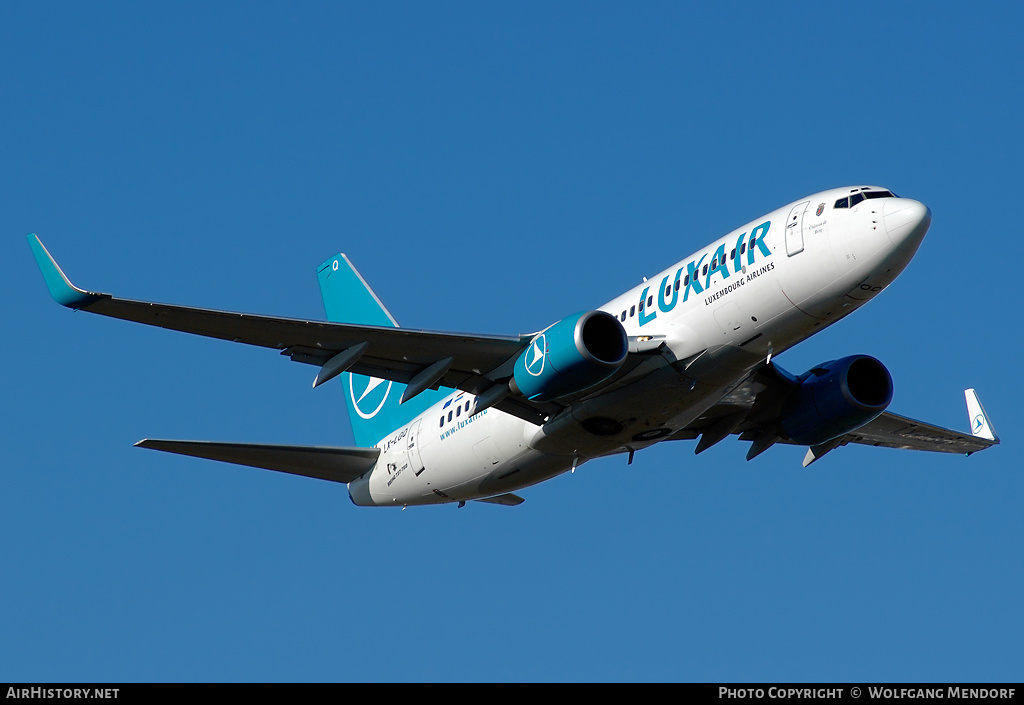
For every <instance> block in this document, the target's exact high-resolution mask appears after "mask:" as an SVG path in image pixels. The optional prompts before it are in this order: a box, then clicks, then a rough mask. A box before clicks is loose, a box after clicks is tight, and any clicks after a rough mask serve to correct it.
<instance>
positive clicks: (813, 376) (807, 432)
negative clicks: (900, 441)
mask: <svg viewBox="0 0 1024 705" xmlns="http://www.w3.org/2000/svg"><path fill="white" fill-rule="evenodd" d="M800 379H801V383H800V386H799V387H798V388H797V390H796V391H795V392H794V394H793V396H792V397H791V398H790V399H789V401H788V402H787V403H786V405H785V406H784V407H783V412H782V428H783V430H784V431H785V432H786V434H787V435H788V436H789V437H790V438H791V439H792V440H793V441H794V442H795V443H798V444H800V445H806V446H813V445H819V444H821V443H825V442H826V441H830V440H832V439H833V438H838V437H839V436H842V435H844V434H847V433H850V432H851V431H855V430H856V429H858V428H860V427H861V426H863V425H864V424H866V423H868V422H869V421H871V420H873V419H875V418H877V417H878V416H879V415H880V414H881V413H882V412H883V411H885V408H886V407H887V406H889V402H891V401H892V377H891V376H890V375H889V370H887V369H885V365H883V364H882V363H881V362H879V361H878V360H876V359H875V358H873V357H869V356H867V355H851V356H850V357H844V358H842V359H841V360H833V361H831V362H826V363H823V364H821V365H818V366H817V367H814V368H813V369H811V370H810V371H809V372H807V373H806V374H804V375H802V376H801V377H800Z"/></svg>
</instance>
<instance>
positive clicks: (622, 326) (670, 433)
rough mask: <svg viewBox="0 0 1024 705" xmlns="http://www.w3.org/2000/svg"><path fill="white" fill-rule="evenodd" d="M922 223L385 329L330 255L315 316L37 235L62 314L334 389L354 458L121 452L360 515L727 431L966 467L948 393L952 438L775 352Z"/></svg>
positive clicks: (825, 201) (872, 368) (492, 494)
mask: <svg viewBox="0 0 1024 705" xmlns="http://www.w3.org/2000/svg"><path fill="white" fill-rule="evenodd" d="M930 224H931V211H930V210H929V209H928V207H927V206H925V205H924V204H923V203H920V202H919V201H916V200H913V199H909V198H900V197H898V196H897V195H896V194H894V193H893V192H892V191H890V190H888V189H885V188H881V187H877V186H853V187H844V188H836V189H831V190H827V191H823V192H821V193H816V194H814V195H811V196H808V197H806V198H802V199H800V200H799V201H795V202H793V203H789V204H787V205H785V206H783V207H781V208H778V209H776V210H774V211H772V212H770V213H768V214H767V215H764V216H762V217H760V218H756V219H754V220H752V221H750V222H749V223H747V224H745V225H743V226H742V227H740V228H737V229H736V230H734V231H732V232H731V233H729V234H727V235H726V236H724V237H722V238H720V239H718V240H716V241H715V242H713V243H711V244H709V245H707V246H706V247H703V248H701V249H700V250H698V251H697V252H695V253H694V254H692V255H690V256H689V257H686V258H684V259H682V260H681V261H679V262H677V263H675V264H673V265H672V266H671V267H669V268H668V269H665V270H663V271H661V272H659V273H658V274H656V275H654V276H652V277H649V278H647V277H645V278H644V280H643V282H642V283H641V284H639V285H637V286H635V287H634V288H632V289H630V290H629V291H627V292H625V293H624V294H622V295H620V296H618V297H616V298H614V299H612V300H611V301H609V302H608V303H606V304H605V305H603V306H601V307H599V308H596V309H593V310H588V311H582V312H579V313H575V314H572V315H570V316H566V317H564V318H562V319H560V320H558V321H557V322H555V323H554V324H552V325H551V326H549V327H547V328H545V329H544V330H541V331H539V332H536V333H530V334H527V335H517V336H497V335H465V334H458V333H446V332H436V331H426V330H415V329H408V328H400V327H399V326H398V323H397V322H396V321H395V319H394V317H393V316H392V315H391V313H390V312H389V311H388V310H387V308H386V307H385V306H384V304H383V303H382V302H381V301H380V299H379V298H378V297H377V295H376V294H375V293H374V292H373V290H372V289H371V288H370V286H369V285H368V284H367V283H366V281H365V280H364V279H363V277H362V276H361V275H360V274H359V272H358V271H357V270H356V268H355V267H354V266H353V265H352V263H351V262H350V261H349V259H348V258H347V257H346V256H345V255H344V254H339V255H337V256H335V257H331V258H329V259H328V260H326V261H325V262H324V263H323V264H321V265H320V267H319V269H318V270H317V278H318V280H319V284H320V290H321V295H322V297H323V301H324V307H325V309H326V313H327V322H319V321H305V320H298V319H288V318H277V317H270V316H261V315H253V314H245V313H231V312H226V311H215V310H207V309H198V308H190V307H185V306H175V305H168V304H160V303H152V302H146V301H135V300H130V299H120V298H116V297H114V296H112V295H110V294H101V293H94V292H90V291H86V290H83V289H80V288H78V287H76V286H75V285H73V284H72V283H71V282H70V280H69V279H68V278H67V276H65V274H64V272H63V271H62V270H61V269H60V267H58V265H57V264H56V262H55V261H54V259H53V257H52V256H51V255H50V253H49V252H48V251H47V250H46V248H45V247H44V246H43V244H42V242H41V241H40V240H39V238H38V237H37V236H36V235H35V234H30V235H29V236H28V240H29V244H30V246H31V249H32V251H33V254H34V257H35V259H36V262H37V264H38V265H39V268H40V270H41V272H42V274H43V278H44V280H45V282H46V285H47V288H48V289H49V292H50V294H51V295H52V297H53V298H54V299H55V300H56V301H57V302H58V303H60V304H61V305H63V306H66V307H68V308H72V309H76V310H81V311H88V312H89V313H96V314H100V315H103V316H110V317H113V318H121V319H125V320H129V321H135V322H138V323H144V324H147V325H153V326H159V327H162V328H168V329H171V330H177V331H184V332H187V333H193V334H197V335H203V336H209V337H213V338H220V339H224V340H230V341H234V342H239V343H245V344H249V345H257V346H262V347H267V348H275V349H277V350H280V352H281V354H282V355H285V356H287V357H289V358H290V359H291V360H293V361H295V362H301V363H305V364H309V365H314V366H316V367H317V368H318V370H317V373H316V376H315V378H314V380H313V387H314V388H315V387H318V386H320V385H322V384H324V383H326V382H329V381H330V380H332V379H333V378H335V377H341V384H342V387H343V391H344V398H345V403H346V405H347V407H348V412H349V418H350V420H351V423H352V433H353V438H354V440H355V442H356V444H357V447H330V446H293V445H267V444H252V443H220V442H207V441H184V440H163V439H145V440H142V441H139V442H138V443H137V444H136V445H137V446H138V447H142V448H149V449H154V450H160V451H165V452H170V453H177V454H181V455H187V456H194V457H198V458H206V459H211V460H218V461H223V462H228V463H235V464H239V465H247V466H252V467H257V468H265V469H269V470H275V471H279V472H285V473H291V474H296V475H304V476H307V477H313V478H319V479H322V480H328V481H332V482H338V483H343V484H346V485H347V486H348V493H349V497H350V499H351V501H352V502H353V503H354V504H356V505H357V506H377V507H382V506H389V507H402V508H405V507H408V506H414V505H432V504H448V503H455V504H457V505H458V506H459V507H463V506H465V504H466V502H467V501H472V500H476V501H480V502H487V503H492V504H499V505H509V506H512V505H518V504H520V503H522V502H523V499H522V498H521V497H519V496H518V495H516V494H515V492H517V491H520V490H522V489H523V488H525V487H529V486H531V485H534V484H537V483H539V482H542V481H544V480H548V479H550V478H553V477H555V476H557V475H560V474H562V473H564V472H567V471H575V469H576V468H577V467H579V466H580V465H582V464H583V463H585V462H587V461H588V460H592V459H594V458H600V457H604V456H610V455H615V454H622V455H625V456H626V457H627V462H628V463H632V462H633V457H634V454H635V453H636V452H637V451H640V450H643V449H644V448H647V447H649V446H651V445H653V444H656V443H661V442H664V441H678V440H696V441H697V443H696V445H695V448H694V450H695V452H696V453H697V454H700V453H702V452H704V451H705V450H707V449H708V448H710V447H712V446H713V445H715V444H716V443H718V442H720V441H722V440H723V439H725V438H727V437H730V436H737V437H738V438H739V440H741V441H749V442H750V446H749V450H748V452H747V453H746V459H747V460H748V461H749V460H751V459H753V458H754V457H756V456H758V455H760V454H761V453H763V452H764V451H766V450H768V449H769V448H770V447H772V446H773V445H774V444H776V443H783V444H792V445H798V446H806V447H807V452H806V454H805V456H804V460H803V465H804V466H809V465H810V464H812V463H814V462H817V461H818V460H820V459H821V458H822V456H824V455H825V454H827V453H829V452H831V451H832V450H835V449H836V448H839V447H841V446H845V445H847V444H850V443H856V444H862V445H869V446H883V447H887V448H902V449H910V450H925V451H938V452H947V453H964V454H966V455H970V454H972V453H974V452H977V451H980V450H984V449H986V448H989V447H991V446H993V445H995V444H997V443H999V438H998V436H997V435H996V433H995V429H994V428H993V426H992V423H991V421H990V420H989V417H988V415H987V414H986V412H985V410H984V408H983V407H982V405H981V402H980V400H979V398H978V395H977V393H976V392H975V391H974V390H973V389H968V390H965V398H966V402H967V408H968V415H969V418H970V423H971V429H970V432H969V433H961V432H958V431H955V430H951V429H946V428H941V427H938V426H934V425H931V424H928V423H924V422H921V421H916V420H913V419H909V418H906V417H903V416H899V415H897V414H894V413H892V412H890V411H888V410H887V407H888V406H889V403H890V401H891V400H892V395H893V383H892V377H891V375H890V374H889V372H888V370H887V369H886V368H885V366H884V365H883V364H882V363H881V362H879V361H878V360H876V359H875V358H873V357H870V356H867V355H849V356H846V357H842V358H839V359H836V360H831V361H828V362H823V363H822V364H820V365H816V366H814V367H812V368H811V369H810V370H807V371H806V372H804V373H803V374H800V375H794V374H791V373H789V372H787V371H785V370H784V369H782V368H781V367H779V366H778V365H777V364H776V363H775V362H773V361H772V358H773V357H774V356H776V355H778V354H779V353H782V352H784V351H785V350H787V349H788V348H790V347H792V346H794V345H796V344H797V343H799V342H801V341H802V340H804V339H806V338H808V337H810V336H811V335H813V334H815V333H817V332H818V331H820V330H823V329H824V328H826V327H827V326H829V325H832V324H833V323H835V322H836V321H839V320H840V319H842V318H843V317H845V316H847V315H849V314H850V313H852V312H853V311H856V310H857V309H858V308H860V307H861V306H863V305H864V304H866V303H867V302H868V301H870V300H872V299H873V298H874V297H875V296H877V295H878V294H879V293H880V292H881V291H882V290H884V289H885V288H886V287H887V286H889V284H891V283H892V282H893V280H895V278H896V277H897V275H899V273H900V272H902V271H903V269H904V268H905V267H906V266H907V265H908V264H909V262H910V260H911V259H912V258H913V256H914V254H915V253H916V252H917V249H918V247H919V246H920V244H921V242H922V240H923V238H924V236H925V233H926V232H927V230H928V227H929V225H930Z"/></svg>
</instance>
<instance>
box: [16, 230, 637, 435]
mask: <svg viewBox="0 0 1024 705" xmlns="http://www.w3.org/2000/svg"><path fill="white" fill-rule="evenodd" d="M28 241H29V245H30V247H31V248H32V253H33V255H34V256H35V259H36V263H37V264H38V265H39V269H40V271H41V272H42V274H43V279H44V280H45V281H46V286H47V288H48V289H49V291H50V295H51V296H52V297H53V298H54V300H56V301H57V303H59V304H61V305H62V306H66V307H68V308H71V309H75V310H80V311H87V312H89V313H97V314H99V315H101V316H108V317H110V318H120V319H122V320H126V321H134V322H136V323H143V324H146V325H151V326H158V327H160V328H168V329H170V330H177V331H182V332H185V333H192V334H195V335H202V336H206V337H210V338H220V339H221V340H230V341H232V342H236V343H245V344H247V345H257V346H261V347H265V348H274V349H276V350H280V351H281V354H282V355H287V356H288V357H289V358H291V359H292V360H293V361H295V362H303V363H306V364H310V365H316V366H318V367H320V368H321V371H320V374H318V375H317V380H316V382H314V386H315V385H316V384H320V383H322V382H324V381H326V380H327V379H330V378H331V377H333V376H337V375H338V374H340V373H341V372H343V371H350V372H353V373H355V374H360V375H365V376H367V377H376V378H378V379H387V380H391V381H394V382H399V383H402V384H406V385H409V387H410V388H412V389H414V390H416V391H417V393H418V392H419V391H422V390H424V389H427V388H430V389H437V388H438V387H439V386H442V387H450V388H453V389H460V390H462V391H464V392H469V393H470V394H473V395H475V396H477V397H480V398H481V399H495V400H496V401H494V402H493V406H494V407H495V408H497V409H500V410H501V411H504V412H506V413H509V414H513V415H515V416H518V417H520V418H522V419H524V420H526V421H529V422H531V423H535V424H541V423H543V422H544V421H545V420H546V419H548V418H550V417H552V416H554V415H555V414H556V413H558V412H559V411H561V410H562V409H563V408H565V407H566V406H567V405H568V404H570V403H572V401H574V400H575V399H576V398H579V396H582V395H576V396H574V397H568V398H566V399H564V400H559V401H558V402H550V401H549V402H538V401H530V400H527V399H525V398H522V397H513V396H509V395H508V394H507V391H508V379H509V378H510V377H511V376H512V372H513V367H514V365H515V362H516V360H517V359H518V357H519V356H520V355H521V354H522V351H523V350H525V349H526V347H527V346H528V345H529V342H530V340H531V339H532V338H533V335H532V334H531V335H524V336H514V337H513V336H499V335H469V334H462V333H445V332H437V331H425V330H410V329H407V328H391V327H385V326H374V325H357V324H349V323H328V322H320V321H303V320H299V319H291V318H278V317H274V316H262V315H255V314H249V313H232V312H229V311H215V310H210V309H202V308H193V307H188V306H177V305H173V304H161V303H155V302H149V301H134V300H131V299H121V298H117V297H114V296H112V295H110V294H101V293H96V292H91V291H86V290H84V289H80V288H78V287H77V286H75V285H74V284H72V283H71V281H70V280H69V279H68V278H67V276H66V275H65V274H64V272H63V271H62V270H61V269H60V267H59V266H57V263H56V262H55V261H54V259H53V257H52V256H51V255H50V253H49V252H48V251H47V249H46V247H44V246H43V243H42V242H40V240H39V238H38V237H37V236H36V235H34V234H31V235H29V236H28ZM656 353H657V346H656V345H652V344H650V343H649V342H648V343H640V342H637V341H631V351H630V353H629V358H627V360H626V362H625V364H624V365H623V366H622V368H621V369H620V370H619V373H618V375H617V376H621V375H623V374H625V373H626V372H628V371H629V370H631V369H633V367H635V366H636V365H637V364H639V363H640V362H642V361H643V360H645V359H647V358H649V357H651V356H652V355H654V354H656ZM594 392H595V390H594V389H587V390H585V392H584V393H586V394H593V393H594ZM488 395H490V396H488ZM410 396H413V394H410Z"/></svg>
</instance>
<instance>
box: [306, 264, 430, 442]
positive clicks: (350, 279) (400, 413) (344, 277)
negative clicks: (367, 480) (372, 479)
mask: <svg viewBox="0 0 1024 705" xmlns="http://www.w3.org/2000/svg"><path fill="white" fill-rule="evenodd" d="M317 279H318V280H319V282H320V294H321V295H322V296H323V298H324V309H325V310H326V311H327V320H328V321H330V322H332V323H354V324H359V325H368V326H386V327H390V328H398V323H397V322H396V321H395V319H394V317H393V316H392V315H391V313H390V312H389V311H388V310H387V308H385V306H384V304H383V303H381V301H380V299H378V298H377V295H376V294H374V293H373V289H371V288H370V286H369V285H368V284H367V283H366V280H365V279H363V277H362V276H361V275H360V274H359V272H357V271H356V268H355V267H353V266H352V263H351V262H349V260H348V257H346V256H345V255H343V254H339V255H337V256H335V257H331V258H330V259H329V260H327V261H326V262H324V263H323V264H321V265H320V268H319V269H318V270H317ZM370 354H371V355H372V354H373V352H372V350H371V351H370ZM341 383H342V386H343V387H344V388H345V404H346V405H347V406H348V416H349V420H350V421H351V422H352V436H353V437H354V438H355V442H356V445H359V446H363V447H369V446H372V445H374V444H376V443H378V442H379V441H381V440H382V439H383V438H384V437H385V436H387V435H388V434H389V433H391V432H392V431H395V430H397V429H398V428H400V427H401V426H404V425H405V424H407V423H409V422H410V421H412V420H413V419H414V418H416V417H417V416H418V415H419V414H421V413H423V412H424V411H426V410H427V409H428V408H429V407H430V406H431V405H433V404H435V403H436V402H437V401H438V400H440V399H441V398H443V397H444V396H445V395H446V394H448V391H447V390H444V389H439V390H437V391H434V390H430V389H428V390H427V391H425V392H423V393H422V394H419V395H417V396H415V397H413V398H412V399H410V400H409V401H407V402H406V403H405V404H401V405H400V404H399V403H398V401H399V400H400V399H401V398H402V392H403V391H405V385H404V384H399V383H398V382H391V381H389V380H386V379H377V378H376V377H365V376H363V375H357V374H353V373H351V372H345V373H343V374H342V375H341Z"/></svg>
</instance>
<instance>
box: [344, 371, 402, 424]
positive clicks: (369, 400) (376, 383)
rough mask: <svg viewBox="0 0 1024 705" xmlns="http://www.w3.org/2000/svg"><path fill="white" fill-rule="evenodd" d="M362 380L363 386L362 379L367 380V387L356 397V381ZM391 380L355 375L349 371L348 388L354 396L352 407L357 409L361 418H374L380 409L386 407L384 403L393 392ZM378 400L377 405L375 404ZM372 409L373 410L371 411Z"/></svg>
mask: <svg viewBox="0 0 1024 705" xmlns="http://www.w3.org/2000/svg"><path fill="white" fill-rule="evenodd" d="M357 380H358V381H359V382H360V386H362V380H366V387H365V388H364V389H363V391H362V393H361V394H360V395H359V397H358V398H356V381H357ZM385 382H387V386H386V387H383V386H382V385H384V383H385ZM391 385H392V382H391V381H390V380H384V379H379V378H377V377H363V376H362V375H354V374H352V373H351V372H349V373H348V388H349V393H350V395H351V397H352V408H353V409H355V410H356V413H357V414H359V416H360V417H361V418H364V419H372V418H373V417H374V416H376V415H377V414H378V413H380V410H381V409H383V408H384V403H385V402H387V400H388V395H389V394H391ZM374 402H376V404H377V405H376V406H374ZM369 409H372V411H369Z"/></svg>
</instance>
